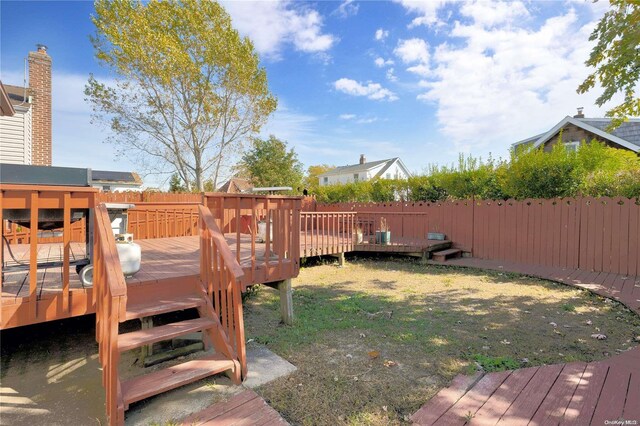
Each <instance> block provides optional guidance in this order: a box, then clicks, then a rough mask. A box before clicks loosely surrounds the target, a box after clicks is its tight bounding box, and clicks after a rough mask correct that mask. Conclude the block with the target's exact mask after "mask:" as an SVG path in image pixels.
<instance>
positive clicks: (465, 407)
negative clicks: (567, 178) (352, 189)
mask: <svg viewBox="0 0 640 426" xmlns="http://www.w3.org/2000/svg"><path fill="white" fill-rule="evenodd" d="M431 263H436V262H431ZM442 264H447V265H454V266H464V267H474V268H481V269H492V270H500V271H508V272H516V273H521V274H525V275H530V276H535V277H539V278H544V279H549V280H552V281H557V282H561V283H565V284H568V285H572V286H576V287H579V288H584V289H588V290H590V291H593V292H594V293H597V294H600V295H602V296H606V297H610V298H614V299H617V300H619V301H620V302H621V303H623V304H625V305H626V306H628V307H629V308H631V309H633V310H635V311H636V312H638V313H640V303H639V302H640V280H639V277H636V276H624V275H618V274H612V273H604V272H603V273H596V272H588V271H581V270H568V269H563V268H553V267H541V266H535V265H533V266H532V265H524V264H516V263H508V262H498V261H487V260H481V259H473V258H462V259H455V260H452V261H448V262H444V263H442ZM411 419H412V421H413V422H414V424H418V425H456V424H458V425H463V424H471V425H495V424H498V423H500V424H505V425H520V424H522V425H543V424H544V425H547V424H549V425H564V424H571V425H589V424H591V425H603V424H607V423H605V421H609V422H612V423H609V424H614V423H613V422H614V421H616V420H629V421H635V422H637V421H639V420H640V347H635V348H633V349H631V350H628V351H626V352H623V353H622V354H619V355H616V356H614V357H612V358H609V359H607V360H604V361H598V362H591V363H569V364H556V365H547V366H541V367H532V368H523V369H518V370H514V371H503V372H498V373H489V374H484V375H482V374H480V373H478V374H477V375H475V376H463V375H460V376H458V377H456V378H455V379H454V380H453V382H452V383H451V385H450V386H449V387H448V388H446V389H443V390H441V391H440V392H439V393H438V394H437V395H436V396H434V397H433V398H431V400H429V401H428V402H427V403H426V404H425V405H424V406H423V407H422V408H421V409H420V410H418V411H417V412H416V413H415V414H414V415H413V416H412V418H411ZM618 424H624V423H618ZM627 424H636V423H627Z"/></svg>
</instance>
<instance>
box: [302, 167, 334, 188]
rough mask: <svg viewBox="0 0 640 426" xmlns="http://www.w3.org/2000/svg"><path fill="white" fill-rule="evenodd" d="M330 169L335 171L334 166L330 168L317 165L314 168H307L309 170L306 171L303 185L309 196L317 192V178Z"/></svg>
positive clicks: (318, 183) (318, 182) (318, 184)
mask: <svg viewBox="0 0 640 426" xmlns="http://www.w3.org/2000/svg"><path fill="white" fill-rule="evenodd" d="M331 169H335V166H330V165H328V164H317V165H315V166H309V168H308V169H307V174H306V175H305V177H304V182H303V184H304V187H305V188H306V189H307V190H308V191H309V193H310V194H315V193H317V192H318V187H319V186H320V181H319V180H318V176H320V175H321V174H323V173H325V172H328V171H329V170H331Z"/></svg>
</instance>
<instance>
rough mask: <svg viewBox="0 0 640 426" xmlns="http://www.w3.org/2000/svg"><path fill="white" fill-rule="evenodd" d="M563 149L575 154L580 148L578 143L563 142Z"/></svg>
mask: <svg viewBox="0 0 640 426" xmlns="http://www.w3.org/2000/svg"><path fill="white" fill-rule="evenodd" d="M564 147H565V148H566V150H567V151H570V152H571V151H573V152H575V151H577V150H578V148H580V141H571V142H565V143H564Z"/></svg>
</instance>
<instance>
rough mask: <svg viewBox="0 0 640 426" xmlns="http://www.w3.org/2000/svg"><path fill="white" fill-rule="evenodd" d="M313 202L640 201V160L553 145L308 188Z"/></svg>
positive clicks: (595, 147) (601, 148)
mask: <svg viewBox="0 0 640 426" xmlns="http://www.w3.org/2000/svg"><path fill="white" fill-rule="evenodd" d="M312 191H313V193H314V195H315V196H316V198H317V200H318V202H321V203H338V202H354V201H356V202H385V201H394V200H403V201H405V200H406V201H438V200H444V199H467V198H471V197H476V198H483V199H507V198H515V199H523V198H554V197H575V196H594V197H602V196H609V197H611V196H624V197H628V198H637V197H640V158H639V157H638V155H636V154H635V153H633V152H631V151H627V150H620V149H614V148H611V147H607V146H605V145H604V144H602V143H600V142H592V143H590V144H583V145H581V147H580V149H579V150H578V151H569V150H567V149H566V148H565V147H564V145H563V144H555V145H554V148H553V149H552V151H551V152H544V151H542V150H541V149H527V150H521V151H520V152H518V153H512V154H511V158H510V159H509V160H500V161H495V160H493V159H489V160H488V161H486V162H483V161H481V160H478V159H474V158H472V157H468V158H464V157H462V156H461V157H460V160H459V163H458V165H457V166H451V167H431V168H430V169H429V171H428V172H427V173H425V174H423V175H419V176H414V177H411V178H409V179H408V180H389V179H378V180H374V181H367V182H357V183H349V184H344V185H330V186H319V187H316V188H313V189H312Z"/></svg>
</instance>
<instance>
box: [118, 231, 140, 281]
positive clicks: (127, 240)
mask: <svg viewBox="0 0 640 426" xmlns="http://www.w3.org/2000/svg"><path fill="white" fill-rule="evenodd" d="M116 249H117V250H118V258H119V259H120V267H121V268H122V273H123V274H124V276H125V277H130V276H132V275H134V274H135V273H136V272H138V271H139V270H140V260H141V259H142V250H141V249H140V246H139V245H138V244H136V243H134V242H133V235H132V234H117V235H116Z"/></svg>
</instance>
